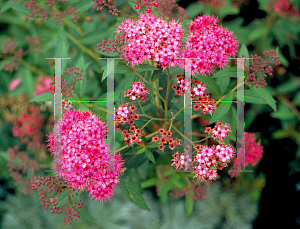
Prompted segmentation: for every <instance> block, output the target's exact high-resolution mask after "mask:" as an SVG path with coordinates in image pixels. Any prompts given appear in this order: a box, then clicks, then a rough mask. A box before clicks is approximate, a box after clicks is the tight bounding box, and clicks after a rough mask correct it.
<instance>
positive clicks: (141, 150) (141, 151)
mask: <svg viewBox="0 0 300 229" xmlns="http://www.w3.org/2000/svg"><path fill="white" fill-rule="evenodd" d="M145 150H146V148H141V149H139V150H138V151H137V153H136V154H140V153H143V152H145Z"/></svg>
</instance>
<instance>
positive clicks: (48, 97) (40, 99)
mask: <svg viewBox="0 0 300 229" xmlns="http://www.w3.org/2000/svg"><path fill="white" fill-rule="evenodd" d="M46 101H54V95H53V94H52V93H49V92H46V93H43V94H40V95H38V96H37V97H35V98H33V99H31V100H30V101H29V102H46Z"/></svg>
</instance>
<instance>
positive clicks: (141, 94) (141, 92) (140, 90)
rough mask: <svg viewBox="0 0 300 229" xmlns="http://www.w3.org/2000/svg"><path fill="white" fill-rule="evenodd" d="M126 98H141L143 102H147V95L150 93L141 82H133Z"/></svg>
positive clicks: (126, 93)
mask: <svg viewBox="0 0 300 229" xmlns="http://www.w3.org/2000/svg"><path fill="white" fill-rule="evenodd" d="M124 93H125V97H130V99H131V100H136V99H137V98H139V99H140V100H141V101H143V102H146V101H147V98H146V97H145V95H146V94H147V93H149V91H148V89H147V88H146V86H145V85H144V84H142V83H141V82H133V83H132V88H131V89H130V90H127V91H125V92H124Z"/></svg>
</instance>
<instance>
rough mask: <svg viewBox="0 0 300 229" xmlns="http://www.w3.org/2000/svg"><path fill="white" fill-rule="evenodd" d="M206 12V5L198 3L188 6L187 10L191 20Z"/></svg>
mask: <svg viewBox="0 0 300 229" xmlns="http://www.w3.org/2000/svg"><path fill="white" fill-rule="evenodd" d="M203 10H204V5H203V4H200V3H198V2H194V3H191V4H189V5H188V7H187V8H186V14H187V15H188V16H189V18H190V19H192V18H194V17H196V16H198V15H199V14H200V13H201V12H203Z"/></svg>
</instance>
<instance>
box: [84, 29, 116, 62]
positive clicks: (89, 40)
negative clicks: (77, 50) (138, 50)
mask: <svg viewBox="0 0 300 229" xmlns="http://www.w3.org/2000/svg"><path fill="white" fill-rule="evenodd" d="M109 34H110V33H109V32H101V33H99V30H96V31H92V32H90V33H87V34H85V35H84V36H83V37H82V38H81V39H80V40H79V41H80V43H81V44H83V45H95V44H97V43H99V42H101V41H102V40H103V39H106V38H108V36H109ZM98 52H100V53H101V54H102V55H105V56H110V55H111V53H113V54H116V55H117V56H118V54H117V53H115V52H110V53H109V54H108V53H106V52H102V51H100V50H98Z"/></svg>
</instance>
